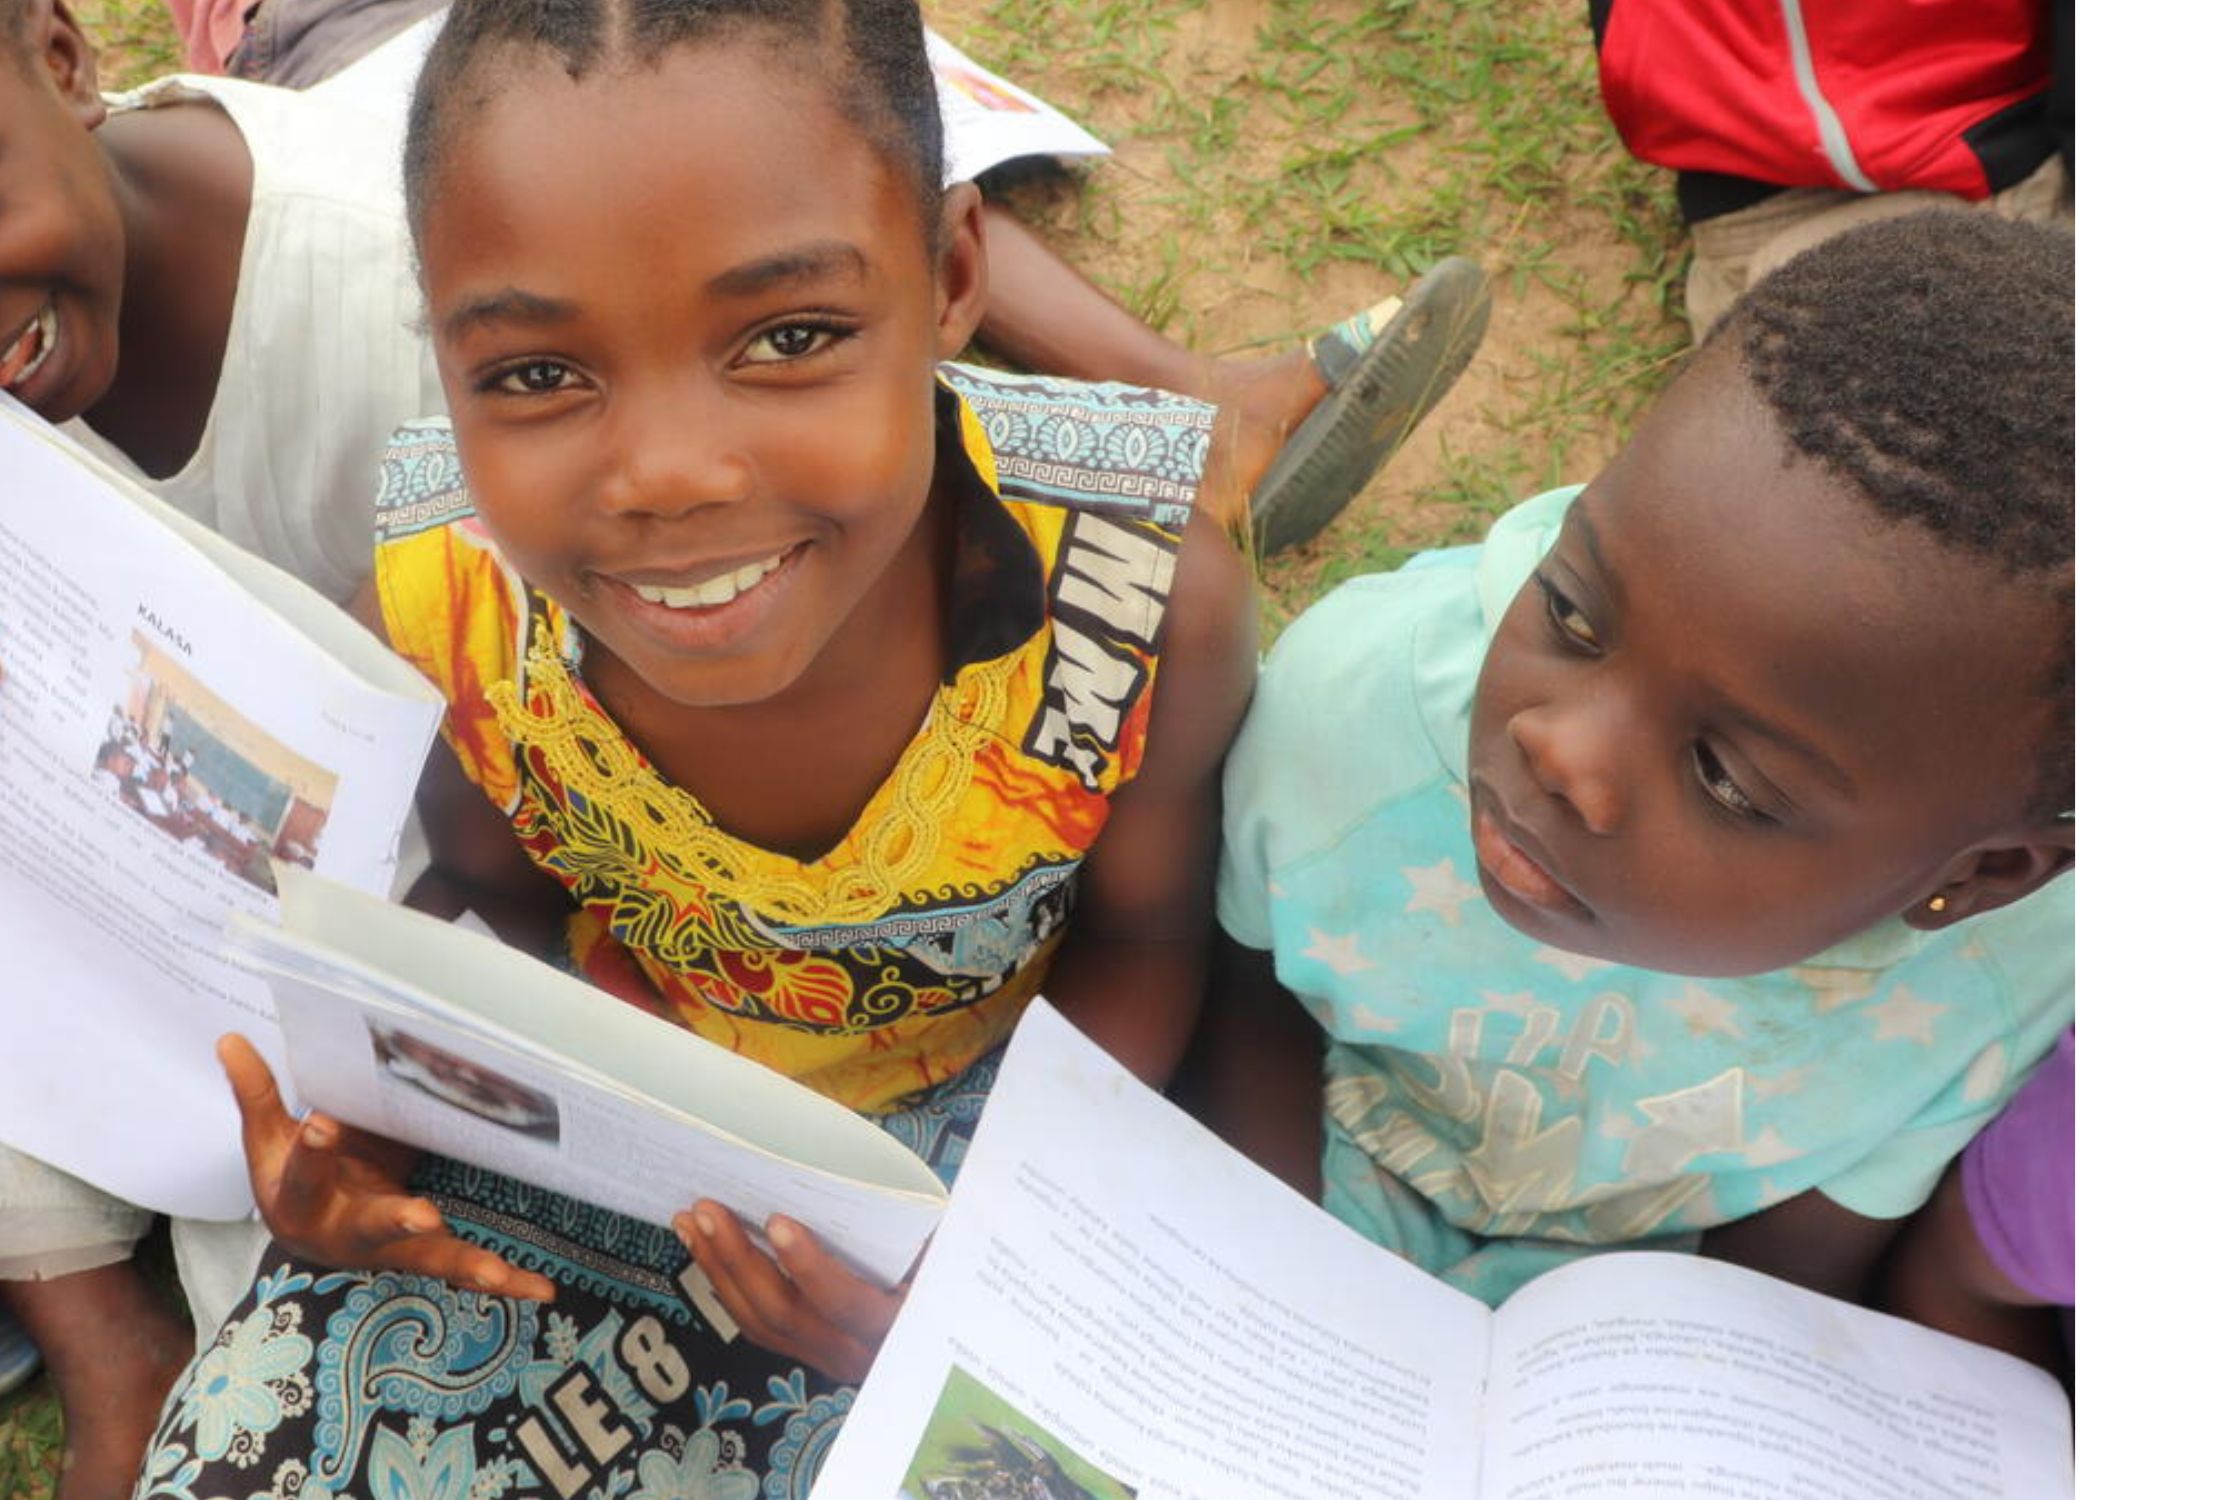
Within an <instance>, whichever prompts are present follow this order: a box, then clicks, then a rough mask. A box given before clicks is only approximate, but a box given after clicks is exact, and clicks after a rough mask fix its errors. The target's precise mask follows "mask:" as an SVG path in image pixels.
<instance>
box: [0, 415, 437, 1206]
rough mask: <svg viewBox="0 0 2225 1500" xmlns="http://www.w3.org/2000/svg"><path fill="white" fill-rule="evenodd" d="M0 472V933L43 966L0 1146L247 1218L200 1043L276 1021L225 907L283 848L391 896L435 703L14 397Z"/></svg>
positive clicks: (252, 890)
mask: <svg viewBox="0 0 2225 1500" xmlns="http://www.w3.org/2000/svg"><path fill="white" fill-rule="evenodd" d="M0 471H4V472H5V473H6V474H7V475H8V483H7V485H6V486H5V487H4V490H0V928H4V929H5V931H6V934H7V938H8V948H9V955H10V960H11V963H12V965H13V966H14V968H15V971H16V972H17V973H19V974H24V975H35V976H37V977H38V982H37V983H36V984H35V985H26V986H24V987H22V988H21V989H20V990H19V991H18V992H17V993H18V997H19V998H18V999H17V1000H16V1001H15V1002H14V1003H13V1007H12V1009H11V1021H12V1022H13V1023H14V1024H13V1025H12V1026H11V1034H10V1038H9V1046H8V1047H7V1048H6V1049H4V1050H0V1140H4V1141H6V1142H7V1143H8V1144H10V1145H12V1146H15V1147H16V1148H18V1149H20V1150H23V1151H27V1152H29V1153H30V1154H32V1155H34V1156H37V1157H40V1158H42V1159H44V1160H47V1161H50V1162H53V1163H54V1164H55V1165H58V1166H60V1167H63V1168H64V1169H65V1170H68V1171H70V1172H73V1173H75V1174H76V1175H78V1176H81V1177H85V1178H87V1179H89V1180H91V1181H93V1182H95V1183H96V1184H98V1185H100V1186H102V1187H104V1188H107V1189H108V1190H109V1191H111V1192H114V1193H117V1194H118V1195H120V1196H122V1197H124V1198H127V1199H129V1200H130V1201H132V1202H136V1203H144V1204H147V1205H149V1206H151V1207H155V1208H158V1209H162V1210H166V1211H170V1212H176V1213H185V1214H191V1215H193V1216H195V1217H203V1218H225V1217H237V1216H239V1215H241V1214H244V1213H245V1212H246V1210H247V1208H248V1206H249V1203H250V1198H249V1195H248V1192H247V1184H246V1178H245V1172H244V1169H243V1168H242V1166H241V1164H240V1159H239V1149H238V1120H237V1117H236V1115H235V1113H234V1111H233V1107H232V1102H231V1096H230V1094H229V1092H228V1090H227V1088H226V1086H225V1083H224V1078H223V1074H222V1072H221V1071H220V1070H219V1069H218V1068H217V1066H216V1064H215V1062H214V1056H213V1051H214V1046H215V1042H216V1038H217V1037H218V1036H219V1035H221V1034H222V1033H224V1032H225V1031H240V1032H243V1033H245V1034H247V1035H248V1036H249V1037H250V1038H251V1039H253V1040H255V1041H256V1042H257V1044H258V1045H260V1046H263V1047H264V1048H265V1049H266V1050H269V1049H270V1048H271V1046H272V1045H273V1044H274V1043H275V1041H276V1031H275V1019H274V1017H273V1015H272V1013H271V1011H270V1008H269V1002H268V999H267V996H266V995H265V993H264V991H263V988H262V986H261V985H260V984H259V983H257V982H256V981H255V979H254V978H253V976H252V975H250V974H248V973H247V972H246V971H244V970H243V969H242V968H241V967H240V966H239V964H238V963H237V961H236V960H235V959H233V958H232V957H231V956H230V955H229V954H228V953H227V952H226V951H225V950H224V946H223V932H224V927H225V923H226V922H227V920H228V919H229V918H230V916H231V915H232V914H233V913H234V912H240V911H246V912H257V913H263V914H273V913H275V912H276V910H277V884H276V878H277V877H276V871H277V870H278V868H279V867H281V866H292V867H295V868H299V869H305V870H308V869H313V870H316V871H318V872H319V873H321V874H323V875H325V876H327V877H328V878H330V879H333V880H337V881H341V882H344V883H346V884H349V885H352V886H355V887H358V888H360V889H364V890H370V891H377V892H380V893H382V894H383V893H384V892H385V891H386V890H387V888H388V886H389V885H390V884H391V882H392V880H393V876H394V869H395V859H396V851H397V845H398V840H399V836H400V831H401V827H402V823H403V820H404V818H405V817H406V815H407V813H408V809H409V805H410V798H411V794H412V791H413V789H414V787H415V784H416V779H417V772H418V768H419V767H420V766H421V765H422V764H423V760H424V756H425V752H426V750H427V749H428V748H429V746H430V744H431V739H432V735H433V732H434V729H435V726H436V725H437V723H438V720H439V704H438V700H437V698H436V697H435V696H434V695H433V693H432V691H431V689H430V688H429V687H427V686H426V685H425V684H424V683H423V681H422V680H421V679H419V678H418V677H417V676H416V675H415V674H414V673H412V672H411V671H410V670H409V669H408V668H407V667H405V666H404V665H403V664H402V663H401V662H400V661H399V660H398V659H396V658H394V657H392V656H391V655H389V654H387V653H386V652H384V651H383V649H381V648H379V647H378V645H377V643H376V642H375V641H373V640H372V639H371V638H370V636H369V635H368V634H367V633H365V632H364V631H362V629H361V628H360V627H359V626H357V625H355V624H354V623H353V622H352V621H350V620H348V619H347V618H346V617H345V615H344V614H343V613H342V611H340V610H339V609H338V608H337V607H336V606H334V605H331V604H329V603H327V602H326V601H325V600H323V599H321V598H319V597H318V596H317V595H315V594H314V593H312V592H310V591H309V590H308V589H306V588H303V587H302V586H300V585H299V584H297V583H295V582H293V580H291V579H287V578H285V577H283V576H282V575H280V574H278V573H276V571H275V570H273V569H270V568H268V567H267V565H265V564H263V563H261V562H259V561H257V560H256V559H254V558H252V557H249V556H248V555H246V554H245V553H243V552H241V551H239V550H238V549H237V548H234V547H231V546H230V545H229V544H226V543H224V542H223V541H222V540H221V539H219V538H216V537H214V536H213V535H210V534H208V533H205V532H200V531H199V529H198V528H195V527H193V526H192V524H191V523H190V522H188V521H185V520H184V519H183V518H182V517H179V516H177V515H175V514H174V513H169V512H166V511H164V510H163V509H162V508H161V507H160V506H159V504H158V502H155V501H153V500H151V499H149V498H147V497H146V496H145V495H144V494H142V493H140V492H137V491H136V490H135V489H134V488H133V487H132V486H131V484H130V482H129V481H128V480H125V479H124V478H122V477H121V476H120V475H117V474H116V473H115V472H114V471H113V470H110V469H107V468H105V467H104V466H102V465H101V464H99V463H98V462H97V461H96V460H94V459H92V458H91V457H90V456H88V455H86V454H84V453H83V452H82V451H81V450H79V449H77V448H76V447H75V446H74V445H72V444H71V443H69V441H68V440H67V439H66V438H64V437H62V436H61V435H60V434H58V433H56V432H54V431H53V430H52V429H51V428H48V427H46V426H45V424H43V423H41V422H40V421H39V420H38V419H37V418H36V417H33V416H31V415H30V414H29V413H28V412H25V411H24V410H23V409H22V408H21V407H18V406H15V405H14V404H13V403H12V402H9V403H6V404H5V405H0ZM366 524H368V518H366ZM336 645H338V646H341V647H342V648H343V651H344V653H345V655H344V656H343V655H342V654H336V652H335V650H334V647H335V646H336ZM90 1057H98V1058H100V1059H101V1063H100V1066H99V1067H98V1068H97V1069H93V1068H88V1067H86V1066H85V1063H84V1059H86V1058H90Z"/></svg>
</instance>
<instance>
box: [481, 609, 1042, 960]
mask: <svg viewBox="0 0 2225 1500" xmlns="http://www.w3.org/2000/svg"><path fill="white" fill-rule="evenodd" d="M568 634H569V626H568V622H566V621H565V620H564V618H563V615H562V612H561V611H558V610H556V609H555V608H553V607H551V608H550V609H549V614H548V618H547V620H546V621H545V622H541V621H536V622H534V624H533V625H529V626H528V644H527V647H526V651H525V659H524V664H523V677H524V683H523V690H522V692H521V691H520V688H519V686H518V685H517V684H514V683H501V684H497V685H494V686H492V687H491V689H490V691H489V692H488V694H487V698H488V702H489V705H490V706H491V707H492V708H493V709H494V713H495V717H496V720H497V721H498V722H499V723H500V724H501V726H502V729H503V732H504V733H505V734H507V735H508V736H509V737H510V738H511V740H512V741H513V742H514V743H515V744H517V745H518V746H519V747H521V749H523V748H530V749H532V750H534V751H536V752H538V754H539V755H540V756H541V757H542V758H543V759H544V760H545V762H546V764H547V766H548V768H549V770H550V772H551V773H552V774H553V775H554V776H555V777H556V778H557V780H558V782H559V785H560V787H561V789H562V791H561V792H559V791H557V790H556V789H552V788H549V787H547V786H544V785H542V784H540V782H539V779H538V778H537V777H536V776H535V774H534V772H533V769H532V767H531V765H530V763H529V759H528V758H527V757H524V756H521V757H520V766H519V772H520V779H521V782H522V783H523V784H524V785H525V786H527V787H531V788H533V789H534V791H535V792H536V793H538V794H539V800H541V801H542V802H543V804H544V806H543V809H542V810H543V812H544V814H545V815H546V816H547V817H548V818H549V819H550V820H551V821H552V822H554V823H556V824H558V825H560V826H564V827H566V828H567V829H572V828H576V827H577V826H578V822H579V820H577V819H575V818H574V817H573V816H572V815H571V814H570V812H569V810H568V809H567V808H566V807H565V805H564V802H565V799H564V796H563V795H562V793H563V792H569V793H572V794H574V795H577V796H580V797H583V798H585V799H587V800H588V801H589V802H592V803H594V804H596V805H597V806H598V807H599V808H600V809H601V810H602V812H603V814H604V818H602V819H597V820H595V821H597V822H603V821H605V820H607V821H608V822H609V823H610V824H614V825H615V826H617V827H619V828H623V829H625V830H626V831H627V832H628V833H629V834H630V835H631V837H632V838H633V839H635V840H637V841H638V842H639V845H640V851H639V854H638V855H637V856H635V858H634V859H632V860H629V863H637V864H638V866H639V867H640V868H641V870H642V871H643V873H644V875H645V876H647V877H649V878H650V879H651V880H652V881H653V883H654V884H655V885H656V886H658V887H661V888H663V889H664V890H665V891H666V892H667V894H669V895H674V896H679V897H681V898H682V899H687V898H689V897H692V896H693V895H694V894H695V893H696V892H700V893H701V894H702V895H703V896H706V897H708V898H710V899H712V900H714V901H727V902H733V903H736V904H738V905H740V906H743V907H745V908H747V909H749V910H751V911H754V912H757V913H759V914H761V915H763V916H765V917H769V918H771V919H773V920H775V921H778V922H781V923H783V924H787V925H795V926H815V927H821V926H823V927H832V926H851V925H857V924H862V923H867V922H872V921H875V920H877V919H879V918H882V917H885V916H887V915H888V913H889V912H890V911H891V910H892V909H894V908H895V906H896V905H897V904H898V901H899V899H900V898H901V897H903V896H905V895H907V894H909V893H911V892H913V891H915V890H917V889H918V888H919V885H920V881H921V877H922V876H923V874H924V873H925V872H926V870H927V869H928V867H929V866H930V865H932V864H933V863H934V860H935V855H936V852H937V850H938V849H939V848H940V845H941V840H942V835H943V831H944V830H945V829H947V828H950V827H951V826H953V824H954V822H955V819H954V818H953V816H952V814H954V813H955V812H956V810H957V807H958V803H959V800H960V799H961V798H962V797H963V796H964V795H965V792H966V788H967V786H968V785H969V784H970V783H971V781H972V779H973V765H974V758H975V756H976V754H977V753H978V752H979V751H980V749H981V747H982V746H983V745H984V744H985V743H986V742H987V741H988V740H989V739H991V738H992V737H993V736H994V734H995V731H996V727H997V726H999V725H1001V724H1002V723H1003V722H1004V710H1005V701H1006V696H1007V691H1008V690H1007V684H1006V674H1005V673H1004V671H1002V670H1001V669H1000V667H1001V664H1000V663H999V662H993V661H992V662H983V663H978V664H975V665H970V666H967V667H964V668H962V669H960V671H959V674H958V679H957V681H956V682H955V683H947V684H945V685H944V686H943V687H942V688H940V689H939V690H938V691H937V692H936V694H935V699H934V703H933V705H932V706H931V707H930V708H929V710H928V714H927V722H926V724H925V725H924V726H923V727H922V728H921V730H920V732H919V734H918V736H917V737H915V738H914V739H913V740H912V742H911V744H909V745H908V746H906V747H905V750H904V753H903V755H902V756H901V757H899V758H898V760H897V763H896V767H895V769H894V770H893V771H892V772H891V773H890V774H889V776H888V778H887V780H885V781H884V782H883V783H882V784H881V786H880V788H879V789H878V790H876V791H875V792H874V794H873V796H872V797H871V798H870V799H868V800H867V802H866V804H865V808H864V810H863V811H862V812H861V813H860V814H859V815H858V819H857V822H856V823H854V824H853V825H852V826H851V829H850V831H849V832H848V833H846V834H844V835H843V837H842V840H841V842H840V843H838V844H836V845H835V847H834V848H833V849H831V850H829V851H828V852H827V853H826V854H825V855H823V856H822V857H821V858H819V859H818V860H815V861H813V862H812V863H809V864H805V863H803V862H801V861H799V860H795V859H791V858H789V857H788V856H787V855H784V854H777V853H774V852H772V851H771V850H767V849H760V848H758V847H757V846H756V845H754V844H751V843H749V842H747V841H745V840H743V839H740V838H737V837H736V836H735V835H733V834H731V833H728V832H727V831H726V830H725V829H723V828H721V827H720V826H719V825H718V824H717V822H716V821H714V820H713V819H712V817H711V815H710V812H709V810H708V809H706V808H705V807H704V806H703V804H702V803H701V802H699V801H697V800H696V798H695V796H694V795H693V794H692V793H690V792H689V791H687V789H686V788H684V787H679V786H675V785H673V784H672V783H671V782H670V781H667V780H666V779H665V778H664V776H663V775H662V774H660V773H659V772H658V771H657V769H656V768H655V767H654V766H652V765H650V764H649V762H648V760H647V759H646V758H645V757H644V756H643V755H642V754H641V752H640V750H639V749H637V748H636V747H635V745H634V743H633V742H632V741H631V740H629V739H628V738H627V737H626V734H625V731H624V730H622V729H620V728H619V727H618V725H617V723H616V722H615V721H613V720H612V719H611V718H610V716H609V715H608V714H606V713H604V712H603V711H602V710H601V709H600V708H598V707H597V706H596V705H595V704H594V703H593V702H591V701H590V700H589V698H588V696H587V693H586V691H585V688H584V685H583V684H582V683H581V682H580V681H579V679H578V677H577V676H576V674H575V673H574V671H573V669H572V667H571V665H570V663H568V662H567V661H566V660H565V658H564V656H563V654H562V653H561V652H560V651H559V649H558V647H557V644H556V643H557V641H558V640H559V639H561V638H563V637H564V636H566V635H568Z"/></svg>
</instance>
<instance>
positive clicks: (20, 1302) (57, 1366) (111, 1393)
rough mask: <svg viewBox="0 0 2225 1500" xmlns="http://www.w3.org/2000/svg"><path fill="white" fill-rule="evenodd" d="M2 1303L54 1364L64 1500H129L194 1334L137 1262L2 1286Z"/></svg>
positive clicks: (59, 1498)
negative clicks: (123, 1499)
mask: <svg viewBox="0 0 2225 1500" xmlns="http://www.w3.org/2000/svg"><path fill="white" fill-rule="evenodd" d="M0 1297H4V1298H5V1299H6V1301H7V1305H8V1310H9V1311H10V1312H12V1313H14V1314H15V1316H16V1318H17V1320H18V1321H20V1322H21V1323H22V1324H23V1327H24V1330H25V1331H26V1332H27V1333H29V1334H30V1335H31V1339H32V1342H34V1343H36V1344H37V1345H38V1346H39V1353H40V1354H42V1355H43V1356H45V1359H46V1367H47V1371H48V1373H49V1375H50V1376H51V1377H52V1379H53V1382H54V1391H55V1394H56V1395H57V1396H58V1397H59V1398H60V1400H61V1403H62V1431H63V1436H64V1438H65V1439H66V1441H67V1443H68V1449H67V1451H66V1453H65V1455H64V1457H63V1460H62V1482H61V1486H60V1488H59V1489H58V1490H56V1492H55V1500H121V1497H122V1496H125V1495H128V1494H130V1493H131V1489H132V1485H133V1483H134V1482H135V1481H136V1480H137V1479H138V1477H139V1466H140V1462H141V1460H142V1459H143V1458H144V1457H145V1456H146V1451H147V1444H148V1442H149V1440H151V1439H152V1438H153V1437H154V1430H155V1420H156V1418H157V1417H158V1416H159V1415H160V1413H161V1410H162V1401H163V1398H164V1397H165V1396H167V1395H168V1394H169V1392H170V1385H171V1382H173V1381H174V1380H176V1379H177V1377H178V1372H179V1371H180V1370H182V1369H184V1368H185V1362H186V1360H187V1359H189V1358H190V1357H191V1356H192V1353H193V1332H192V1326H191V1325H190V1324H189V1323H187V1322H186V1320H185V1318H184V1317H183V1316H182V1315H181V1314H179V1313H178V1311H177V1310H176V1309H174V1308H172V1307H171V1306H170V1305H169V1304H167V1303H166V1302H164V1301H163V1300H162V1298H161V1296H160V1295H159V1294H158V1293H157V1292H156V1291H155V1289H154V1288H153V1287H152V1286H150V1285H148V1283H147V1279H146V1277H144V1276H142V1275H141V1274H140V1272H139V1268H138V1267H137V1266H135V1265H133V1264H132V1263H131V1262H130V1261H128V1260H125V1261H117V1262H115V1263H114V1264H112V1265H106V1266H100V1267H97V1268H95V1269H93V1270H90V1271H79V1272H76V1273H74V1274H72V1275H68V1276H57V1277H55V1278H54V1279H52V1280H51V1281H10V1282H4V1283H0Z"/></svg>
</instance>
